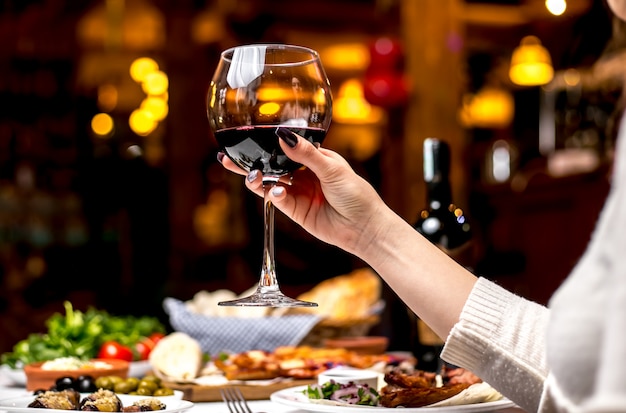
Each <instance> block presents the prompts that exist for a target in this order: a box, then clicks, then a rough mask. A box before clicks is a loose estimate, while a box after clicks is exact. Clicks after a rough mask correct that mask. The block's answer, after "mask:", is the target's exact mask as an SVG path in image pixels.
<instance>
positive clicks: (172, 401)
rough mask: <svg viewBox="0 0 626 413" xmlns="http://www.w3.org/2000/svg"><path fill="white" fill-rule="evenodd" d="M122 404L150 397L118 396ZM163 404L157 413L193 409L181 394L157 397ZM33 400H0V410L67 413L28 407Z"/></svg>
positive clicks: (31, 397) (25, 398) (24, 397)
mask: <svg viewBox="0 0 626 413" xmlns="http://www.w3.org/2000/svg"><path fill="white" fill-rule="evenodd" d="M86 395H87V393H81V399H82V398H83V397H85V396H86ZM118 396H119V398H120V400H121V401H122V404H123V405H124V406H130V405H131V404H133V402H135V401H137V400H141V399H146V398H149V397H150V396H131V395H128V394H118ZM157 399H159V400H161V401H162V402H163V403H165V406H166V407H165V410H159V413H178V412H184V411H187V410H189V409H190V408H192V407H193V403H192V402H190V401H187V400H182V392H180V394H176V392H175V393H174V395H173V396H162V397H157ZM33 400H35V396H34V395H28V396H20V397H12V398H9V399H3V400H0V410H3V411H7V412H12V413H42V412H45V413H67V410H57V409H37V408H33V407H28V405H29V404H30V403H32V401H33Z"/></svg>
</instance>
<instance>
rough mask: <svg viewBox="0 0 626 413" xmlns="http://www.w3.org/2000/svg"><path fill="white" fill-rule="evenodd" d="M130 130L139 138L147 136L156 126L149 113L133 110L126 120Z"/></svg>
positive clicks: (156, 123)
mask: <svg viewBox="0 0 626 413" xmlns="http://www.w3.org/2000/svg"><path fill="white" fill-rule="evenodd" d="M128 124H129V125H130V129H131V130H132V131H133V132H135V133H136V134H137V135H140V136H147V135H149V134H150V133H151V132H152V131H153V130H154V129H155V128H156V127H157V125H158V122H157V121H156V120H155V119H154V118H153V117H152V115H151V114H150V112H148V111H146V110H143V109H135V110H134V111H133V112H132V113H131V114H130V117H129V118H128Z"/></svg>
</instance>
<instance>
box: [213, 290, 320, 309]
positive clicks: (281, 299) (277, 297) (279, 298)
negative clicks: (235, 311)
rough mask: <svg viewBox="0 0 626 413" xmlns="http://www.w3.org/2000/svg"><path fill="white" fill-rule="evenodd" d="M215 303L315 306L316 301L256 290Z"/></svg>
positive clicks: (236, 305) (235, 305)
mask: <svg viewBox="0 0 626 413" xmlns="http://www.w3.org/2000/svg"><path fill="white" fill-rule="evenodd" d="M217 305H221V306H226V307H317V303H312V302H310V301H302V300H296V299H295V298H290V297H287V296H286V295H284V294H282V293H281V292H268V293H259V292H256V293H254V294H252V295H250V296H248V297H243V298H239V299H237V300H231V301H220V302H219V303H217Z"/></svg>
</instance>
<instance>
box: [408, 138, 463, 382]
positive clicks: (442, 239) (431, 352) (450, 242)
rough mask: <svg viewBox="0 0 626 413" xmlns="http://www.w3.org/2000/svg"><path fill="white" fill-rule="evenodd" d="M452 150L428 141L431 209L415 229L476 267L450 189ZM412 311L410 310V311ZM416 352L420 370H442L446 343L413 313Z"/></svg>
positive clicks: (424, 212) (423, 213) (422, 213)
mask: <svg viewBox="0 0 626 413" xmlns="http://www.w3.org/2000/svg"><path fill="white" fill-rule="evenodd" d="M449 172H450V147H449V146H448V144H447V143H446V142H444V141H441V140H439V139H435V138H427V139H426V140H425V141H424V181H425V183H426V190H427V206H426V208H424V209H423V210H422V211H420V213H419V216H418V218H417V221H416V222H415V224H414V228H415V229H416V230H417V231H418V232H419V233H420V234H422V235H423V236H424V237H425V238H426V239H428V240H429V241H430V242H432V243H433V244H435V245H437V246H438V247H439V248H441V249H442V250H443V251H445V252H446V253H447V254H448V255H449V256H451V257H452V258H453V259H455V260H456V261H457V262H458V263H459V264H461V265H464V266H466V267H471V266H472V258H473V248H472V233H471V228H470V225H469V222H468V221H467V219H466V217H465V214H464V213H463V210H462V209H461V208H459V207H458V206H456V205H455V204H454V203H453V202H452V189H451V186H450V175H449ZM409 311H410V310H409ZM412 317H413V320H414V321H415V323H413V325H412V328H413V331H414V333H413V336H414V337H413V343H414V344H413V347H414V348H413V351H414V353H415V357H416V358H417V361H418V368H419V369H421V370H427V371H436V370H438V369H440V368H441V361H440V359H439V353H440V352H441V349H442V348H443V344H444V343H443V341H442V340H441V339H440V338H439V337H438V336H437V335H436V334H435V333H434V332H433V331H432V330H431V329H430V328H429V327H428V326H427V325H426V324H425V323H424V322H423V321H422V320H420V319H419V318H417V317H415V315H414V314H412Z"/></svg>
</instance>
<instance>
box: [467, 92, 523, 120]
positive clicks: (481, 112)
mask: <svg viewBox="0 0 626 413" xmlns="http://www.w3.org/2000/svg"><path fill="white" fill-rule="evenodd" d="M514 113H515V101H514V100H513V96H511V94H510V93H509V92H508V91H506V90H503V89H499V88H495V87H484V88H483V89H481V90H479V91H478V93H477V94H475V95H474V94H466V95H465V96H464V97H463V105H462V107H461V110H460V113H459V117H460V120H461V123H462V124H463V125H465V126H467V127H478V128H504V127H506V126H508V125H509V124H510V123H511V121H512V120H513V116H514Z"/></svg>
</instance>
